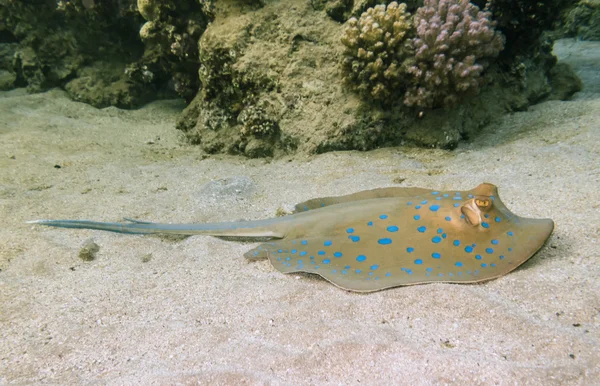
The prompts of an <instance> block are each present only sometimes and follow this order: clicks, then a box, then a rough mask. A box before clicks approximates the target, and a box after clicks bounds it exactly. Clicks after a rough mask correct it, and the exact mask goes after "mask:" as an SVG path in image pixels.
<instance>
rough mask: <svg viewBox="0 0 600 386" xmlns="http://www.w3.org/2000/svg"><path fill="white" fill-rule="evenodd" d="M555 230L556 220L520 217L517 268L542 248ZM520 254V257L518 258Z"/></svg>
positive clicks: (517, 238)
mask: <svg viewBox="0 0 600 386" xmlns="http://www.w3.org/2000/svg"><path fill="white" fill-rule="evenodd" d="M553 230H554V221H552V220H551V219H549V218H541V219H537V218H520V219H519V222H518V224H517V227H516V231H515V236H514V238H515V247H514V252H515V254H516V256H517V257H515V264H514V265H515V268H516V267H518V266H519V265H521V264H523V263H524V262H525V261H527V260H528V259H529V258H530V257H531V256H533V255H534V254H535V253H536V252H537V251H538V250H540V248H542V247H543V246H544V243H545V242H546V240H548V238H550V235H551V234H552V231H553ZM518 256H520V258H518Z"/></svg>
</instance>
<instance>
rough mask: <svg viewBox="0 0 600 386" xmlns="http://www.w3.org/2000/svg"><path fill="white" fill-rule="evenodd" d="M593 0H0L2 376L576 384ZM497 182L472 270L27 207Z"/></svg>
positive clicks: (595, 337)
mask: <svg viewBox="0 0 600 386" xmlns="http://www.w3.org/2000/svg"><path fill="white" fill-rule="evenodd" d="M599 15H600V2H598V1H597V0H581V1H577V0H551V1H529V0H519V1H508V0H494V1H492V2H491V3H489V4H486V2H485V1H473V2H468V1H462V0H425V1H407V2H405V3H401V2H391V1H373V0H263V1H261V0H213V1H202V0H185V1H177V2H171V1H161V0H106V1H102V0H75V1H54V0H52V1H47V0H29V1H14V0H0V90H1V91H0V218H2V219H3V226H2V227H0V342H2V343H1V344H0V358H1V360H0V383H3V384H4V383H6V384H32V383H36V384H37V383H51V384H71V383H84V384H88V383H94V382H100V383H106V384H149V383H156V384H240V383H244V384H359V383H361V384H365V383H366V384H403V383H406V382H411V383H415V384H482V385H487V384H515V383H516V384H544V385H548V384H561V385H570V384H577V385H579V384H593V383H594V382H596V381H594V379H599V378H600V351H599V350H598V347H600V296H599V295H598V294H600V284H599V283H600V280H599V279H600V268H599V267H600V264H599V259H600V249H599V247H598V245H599V244H598V243H599V238H600V227H599V224H600V215H599V213H600V204H599V203H600V193H598V187H599V186H600V167H599V165H600V162H598V160H600V124H599V120H600V41H599V40H600V16H599ZM482 182H489V183H493V184H495V185H497V186H498V188H499V191H500V194H501V196H502V201H503V202H504V203H505V204H506V206H507V207H508V208H509V209H510V211H512V212H514V213H515V214H517V215H519V216H523V217H533V218H551V219H552V220H553V221H554V223H555V229H554V233H553V234H552V235H551V236H550V239H549V240H548V241H547V242H546V244H545V245H544V246H543V247H542V248H541V250H540V251H539V252H538V253H537V254H536V255H534V256H533V257H532V258H531V259H529V260H528V261H527V262H526V263H525V264H523V265H522V266H521V267H520V268H518V269H516V270H515V271H513V272H511V273H510V274H508V275H506V276H503V277H500V278H498V279H495V280H492V281H488V282H485V283H482V284H471V285H468V284H461V285H457V284H447V283H434V284H427V285H417V286H410V287H400V288H394V289H390V290H386V291H380V292H374V293H370V294H356V293H351V292H346V291H343V290H340V289H338V288H335V287H334V286H331V285H330V284H328V283H327V282H326V281H325V280H323V279H321V278H319V277H317V276H313V275H309V274H302V273H293V274H288V275H283V274H281V273H280V272H278V271H276V270H275V269H274V268H273V267H272V266H271V265H270V264H269V262H268V260H260V261H256V262H247V261H246V260H245V259H244V257H243V255H244V253H245V252H246V251H248V250H249V249H251V248H253V247H256V246H257V245H259V244H258V243H250V244H248V243H246V244H240V243H238V242H235V241H236V240H228V239H217V238H210V237H206V236H194V237H188V238H183V237H175V236H138V235H135V236H132V235H118V234H112V233H104V232H99V231H94V230H77V229H68V230H67V229H49V228H44V227H40V226H34V225H31V224H26V223H25V222H26V221H28V220H36V219H90V220H97V221H109V222H118V221H122V220H123V218H135V219H141V220H147V221H153V222H161V223H204V222H219V221H238V220H256V219H263V218H269V217H274V216H282V215H286V214H289V213H290V212H292V210H293V208H294V205H295V204H297V203H299V202H302V201H306V200H309V199H311V198H316V197H328V196H340V195H346V194H350V193H354V192H358V191H361V190H368V189H374V188H383V187H422V188H427V189H434V190H439V191H464V190H469V189H472V188H473V187H475V186H477V185H479V184H480V183H482Z"/></svg>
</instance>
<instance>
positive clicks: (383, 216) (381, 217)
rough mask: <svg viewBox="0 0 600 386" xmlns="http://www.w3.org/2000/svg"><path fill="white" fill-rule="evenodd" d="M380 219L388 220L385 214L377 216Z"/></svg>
mask: <svg viewBox="0 0 600 386" xmlns="http://www.w3.org/2000/svg"><path fill="white" fill-rule="evenodd" d="M379 218H380V219H382V220H385V219H386V218H388V215H387V214H382V215H381V216H379Z"/></svg>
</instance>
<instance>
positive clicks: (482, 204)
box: [475, 197, 492, 211]
mask: <svg viewBox="0 0 600 386" xmlns="http://www.w3.org/2000/svg"><path fill="white" fill-rule="evenodd" d="M475 205H477V207H478V208H479V209H481V210H484V211H487V210H489V209H490V208H491V207H492V200H490V199H489V198H483V197H475Z"/></svg>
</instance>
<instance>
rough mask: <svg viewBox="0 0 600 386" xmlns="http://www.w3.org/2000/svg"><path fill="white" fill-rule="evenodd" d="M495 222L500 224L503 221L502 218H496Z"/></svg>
mask: <svg viewBox="0 0 600 386" xmlns="http://www.w3.org/2000/svg"><path fill="white" fill-rule="evenodd" d="M494 221H496V222H500V221H502V219H501V218H500V217H496V218H495V219H494Z"/></svg>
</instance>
